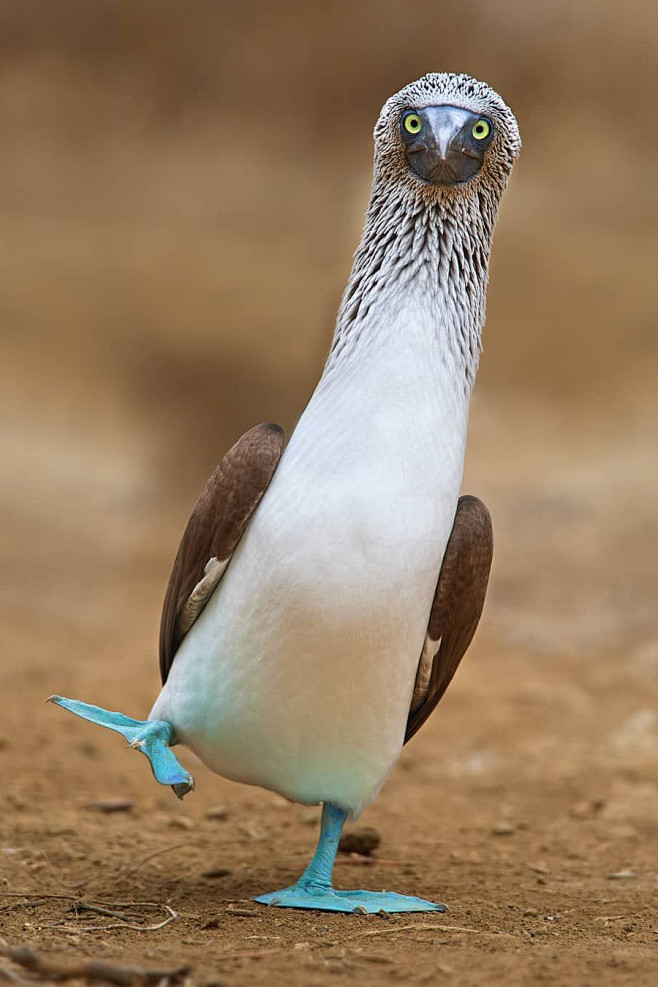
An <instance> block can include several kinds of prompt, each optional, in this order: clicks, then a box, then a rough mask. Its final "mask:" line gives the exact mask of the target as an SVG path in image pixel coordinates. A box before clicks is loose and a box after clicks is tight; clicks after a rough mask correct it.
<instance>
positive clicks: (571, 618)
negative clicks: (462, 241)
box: [0, 0, 658, 987]
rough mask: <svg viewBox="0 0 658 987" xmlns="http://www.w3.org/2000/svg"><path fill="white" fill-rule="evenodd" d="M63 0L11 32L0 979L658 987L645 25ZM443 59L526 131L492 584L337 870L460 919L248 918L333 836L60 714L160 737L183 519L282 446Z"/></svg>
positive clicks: (2, 13)
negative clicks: (406, 108) (236, 467)
mask: <svg viewBox="0 0 658 987" xmlns="http://www.w3.org/2000/svg"><path fill="white" fill-rule="evenodd" d="M183 6H185V5H183ZM37 7H38V5H35V4H32V3H29V2H27V0H6V2H4V3H3V4H2V5H0V54H1V55H2V58H0V64H1V66H2V70H1V72H0V131H1V132H2V134H3V150H2V155H1V156H0V231H1V232H0V328H1V329H2V334H3V340H2V344H3V350H2V359H0V464H1V466H2V477H1V482H0V519H1V523H0V555H1V558H2V566H3V568H2V580H1V584H0V628H1V639H2V648H1V651H0V981H5V980H6V981H7V982H17V978H18V981H20V979H23V980H29V982H31V983H33V982H36V981H40V982H42V983H51V982H55V972H54V971H55V970H56V965H57V964H60V965H61V964H66V965H67V969H68V970H69V972H72V968H73V967H76V968H79V965H80V964H82V963H85V962H87V961H91V960H102V961H107V962H108V963H111V964H132V965H138V966H139V967H141V968H142V969H143V970H146V969H148V970H150V971H156V972H155V973H152V974H151V975H150V982H154V983H161V984H162V985H163V987H164V985H167V984H174V983H183V982H186V983H188V984H189V985H193V987H201V985H208V987H209V985H211V984H215V985H219V984H225V985H227V987H248V985H249V987H250V985H254V987H258V985H266V984H267V985H270V984H273V985H275V987H279V985H281V987H288V985H290V987H325V985H332V984H336V985H337V987H340V985H345V987H347V985H353V984H355V983H359V984H364V985H389V984H390V985H395V984H404V985H406V984H446V985H451V987H452V985H454V987H494V985H499V984H501V983H505V984H507V985H510V987H516V985H522V987H534V985H546V987H572V985H573V987H602V985H603V987H607V985H613V987H616V985H627V987H644V985H655V984H656V983H658V617H657V613H656V599H658V565H657V559H658V509H657V506H656V496H655V491H656V489H657V488H658V458H657V457H656V449H657V448H658V427H657V423H658V407H657V402H656V389H655V381H656V379H658V335H657V334H656V291H655V257H656V254H657V251H658V234H657V232H656V231H657V230H658V222H657V217H658V195H657V193H656V189H657V186H656V181H655V161H656V154H658V130H657V128H656V127H655V126H654V125H653V123H648V118H647V113H648V109H647V106H648V104H647V97H646V94H647V93H651V92H654V91H655V89H656V58H655V51H656V36H657V35H656V29H657V28H658V18H657V17H656V9H655V2H652V0H638V2H637V3H634V4H623V5H622V4H617V5H615V4H573V3H567V2H566V0H565V2H562V0H536V2H533V3H532V4H528V3H521V2H520V0H500V2H497V3H496V4H491V3H487V2H484V0H464V2H463V3H460V4H458V5H455V4H452V5H451V4H441V3H439V2H437V0H418V2H417V3H416V4H414V5H413V16H412V17H410V16H409V10H410V9H411V8H410V6H409V5H408V4H404V3H396V2H395V0H393V2H387V3H385V4H384V3H381V2H379V0H363V2H362V3H360V4H354V3H353V2H352V0H335V2H333V3H332V4H308V3H306V2H302V0H285V2H283V0H282V2H281V3H277V4H272V3H270V2H265V0H262V2H261V0H240V2H239V3H232V2H227V3H222V4H217V3H215V2H214V0H213V2H205V0H203V2H202V0H200V2H198V3H197V4H194V5H190V11H191V10H192V9H194V14H193V15H192V14H190V12H188V9H187V7H185V10H184V11H183V7H182V6H181V3H180V0H160V2H159V3H158V4H153V3H152V2H150V0H95V2H94V3H92V4H90V3H84V4H81V3H79V0H59V2H58V4H57V5H56V7H57V12H56V14H55V13H54V12H53V14H52V16H49V17H44V16H43V15H42V13H39V12H38V11H37ZM435 68H438V69H453V70H457V71H462V70H466V71H469V72H472V73H473V74H475V75H477V76H479V77H481V78H485V79H487V81H489V82H491V83H492V84H493V85H494V86H495V87H496V88H497V89H498V90H499V91H500V92H501V93H502V94H503V95H504V96H505V98H506V99H508V101H509V102H510V105H512V107H513V108H514V110H515V112H516V113H517V115H518V118H519V122H520V126H521V131H522V134H523V139H524V150H523V154H522V156H521V158H520V160H519V163H518V165H517V167H516V169H515V173H514V176H513V180H512V184H511V187H510V189H509V192H508V193H507V195H506V198H505V200H504V203H503V209H502V213H501V218H500V222H499V226H498V229H497V233H496V240H495V244H494V253H493V266H492V278H491V285H490V293H489V302H488V323H487V327H486V330H485V335H484V355H483V361H482V365H481V370H480V374H479V378H478V384H477V389H476V396H475V401H474V406H473V415H472V421H471V435H470V439H469V446H468V461H467V475H466V478H465V484H464V489H465V490H466V491H468V492H471V493H474V494H477V495H478V496H480V497H482V499H483V500H484V501H485V502H486V503H487V504H488V506H489V508H490V510H491V513H492V515H493V520H494V534H495V559H494V570H493V574H492V579H491V584H490V592H489V596H488V600H487V605H486V608H485V612H484V616H483V619H482V623H481V626H480V629H479V632H478V635H477V637H476V639H475V642H474V644H473V646H472V648H471V650H470V652H469V653H468V655H467V656H466V658H465V660H464V662H463V665H462V667H461V668H460V670H459V671H458V673H457V676H456V678H455V680H454V682H453V683H452V685H451V687H450V689H449V690H448V692H447V694H446V696H445V698H444V700H443V701H442V703H441V705H440V706H439V708H438V710H437V711H436V713H435V714H434V715H433V716H432V717H431V719H430V721H429V722H428V723H427V725H426V726H425V727H424V728H423V729H422V731H421V732H420V733H419V735H418V736H417V737H416V738H414V740H413V741H412V742H411V743H410V744H409V746H408V748H406V749H405V750H404V752H403V755H402V757H401V759H400V762H399V764H398V765H397V766H396V767H395V768H394V770H393V772H392V773H391V776H390V778H389V780H388V782H387V783H386V785H385V787H384V788H383V790H382V792H381V794H380V796H379V798H378V799H377V800H376V802H375V803H374V804H373V805H372V806H371V807H369V808H368V810H367V811H366V812H365V813H364V815H363V817H362V818H361V819H360V820H358V822H357V823H356V829H361V828H363V827H372V828H374V829H375V830H376V831H377V833H378V834H379V836H380V838H381V839H380V844H379V847H378V848H377V850H376V852H375V855H374V857H373V858H372V859H361V858H359V857H349V856H347V855H341V856H340V857H339V860H338V863H337V866H336V881H337V883H338V884H339V886H342V887H345V888H350V887H352V888H356V887H366V888H370V889H382V888H386V889H391V890H396V891H399V892H407V893H412V894H418V895H422V896H425V897H429V898H433V899H435V900H439V901H443V902H445V903H446V904H447V906H448V908H449V911H447V912H446V913H445V914H436V915H431V916H428V915H422V914H421V915H415V916H401V917H393V918H383V917H380V916H373V917H362V916H352V915H331V914H321V913H299V912H289V911H283V910H276V909H270V910H266V909H264V908H262V907H260V906H257V905H255V904H254V903H252V901H251V897H252V896H253V895H254V894H257V893H259V892H264V891H269V890H273V889H276V888H279V887H282V886H284V885H286V884H289V883H290V882H292V881H293V880H294V879H295V878H296V876H298V875H299V873H300V872H301V870H302V869H303V867H304V866H305V864H306V862H307V860H308V858H309V855H310V853H311V852H312V849H313V846H314V844H315V839H316V835H317V823H318V810H317V809H313V808H308V807H300V806H294V805H290V804H288V803H286V802H284V801H283V800H281V799H280V798H279V797H278V796H276V795H274V794H272V793H267V792H263V791H259V790H256V789H249V788H246V787H241V786H239V785H236V784H233V783H230V782H227V781H224V780H222V779H219V778H217V777H215V776H213V775H211V774H210V773H209V772H208V771H206V770H205V769H204V768H203V766H202V765H200V764H199V763H198V762H197V761H196V760H195V758H194V757H193V756H192V755H190V754H189V752H187V751H185V750H183V751H182V752H181V759H182V760H183V761H184V763H185V764H186V765H187V766H188V767H189V768H190V769H191V770H192V772H193V774H194V775H195V777H196V781H197V790H196V791H195V792H194V793H193V794H191V795H189V796H188V797H187V798H186V799H185V800H184V802H182V803H179V802H178V801H177V800H176V798H175V797H174V795H173V794H172V793H171V792H170V791H169V790H167V789H162V788H159V787H158V786H157V785H156V784H155V782H154V781H153V780H152V778H151V776H150V772H149V770H148V765H147V764H146V762H145V761H144V759H143V758H141V757H139V756H138V755H137V754H136V753H134V752H132V751H129V750H125V749H124V746H123V743H122V741H121V739H120V738H119V737H118V736H115V735H112V734H109V733H107V732H106V731H102V730H100V729H98V728H95V727H92V726H91V725H89V724H85V723H83V722H81V721H78V720H76V719H75V718H74V717H72V716H70V715H68V714H66V713H64V712H63V711H62V710H59V709H56V708H55V707H54V706H51V705H45V704H44V700H45V699H46V697H47V696H49V695H50V694H52V693H61V694H63V695H68V696H73V697H78V698H81V699H85V700H87V701H90V702H97V703H99V704H101V705H104V706H106V707H109V708H113V709H121V710H122V711H124V712H126V713H128V714H132V715H134V716H137V717H143V716H145V715H146V714H147V712H148V710H149V708H150V705H151V703H152V701H153V698H154V697H155V695H156V693H157V689H158V675H157V660H156V641H157V629H158V622H159V609H160V605H161V600H162V596H163V594H164V588H165V585H166V582H167V578H168V574H169V567H170V564H171V561H172V558H173V556H174V554H175V550H176V547H177V544H178V540H179V537H180V533H181V530H182V528H183V525H184V523H185V520H186V518H187V515H188V513H189V511H190V509H191V506H192V504H193V503H194V500H195V498H196V496H197V494H198V492H199V490H200V488H201V486H202V484H203V483H204V481H205V479H206V477H207V476H208V475H209V474H210V472H211V471H212V469H213V468H214V466H215V464H216V462H217V461H218V459H219V457H220V456H221V455H222V454H223V452H224V451H225V450H226V449H227V448H228V447H229V446H230V445H231V444H232V442H233V441H235V439H236V438H237V436H238V435H240V434H241V432H242V431H244V430H245V429H246V428H248V427H250V426H251V425H253V424H255V423H256V422H258V421H277V422H280V423H281V424H282V425H284V426H285V428H286V430H287V431H288V433H289V432H290V429H291V426H292V425H293V423H294V421H295V419H296V417H297V415H298V414H299V412H300V410H301V409H302V408H303V406H304V404H305V401H306V400H307V397H308V395H309V393H310V391H311V388H312V387H313V384H314V382H315V380H316V379H317V375H318V373H319V370H320V368H321V366H322V362H323V359H324V356H325V353H326V350H327V347H328V342H329V339H330V336H331V331H332V325H333V317H334V313H335V310H336V307H337V304H338V300H339V298H340V293H341V291H342V288H343V286H344V284H345V279H346V277H347V274H348V271H349V259H350V256H351V252H352V251H353V249H354V247H355V244H356V242H357V240H358V237H359V235H360V231H361V226H362V219H363V211H364V208H365V204H366V201H367V195H368V189H369V184H370V173H371V151H372V147H371V140H370V135H371V131H372V125H373V122H374V119H375V117H376V115H377V112H378V111H379V107H380V106H381V103H382V102H383V99H384V98H385V97H387V96H388V95H389V94H390V93H392V92H394V91H396V90H397V89H398V88H399V87H400V86H401V85H403V84H404V83H406V82H408V81H409V80H411V79H412V78H416V77H417V76H418V75H419V74H421V73H422V72H424V71H426V70H429V69H435ZM328 701H330V698H328ZM364 701H367V697H364ZM117 800H124V801H123V807H122V808H121V805H120V804H119V806H117ZM108 803H109V805H110V807H114V808H115V810H116V811H113V812H108V811H105V810H106V809H107V806H108ZM103 806H105V809H104V808H103ZM99 909H100V911H99ZM17 947H29V948H32V949H36V950H38V952H39V955H40V956H41V958H42V961H43V964H44V965H43V966H42V967H41V973H38V971H37V972H35V971H33V972H32V973H31V972H30V971H29V970H27V969H24V968H21V967H20V966H19V965H17V964H16V963H14V962H12V961H11V960H10V959H9V958H8V953H9V952H10V951H11V950H12V949H13V948H17ZM157 971H160V974H158V973H157ZM167 971H169V974H167ZM172 971H178V972H173V973H172ZM96 972H97V973H98V974H99V975H100V973H101V972H102V971H100V970H99V968H98V967H97V968H96ZM111 976H113V977H114V982H121V983H127V982H128V983H139V982H145V981H147V980H149V977H147V976H146V974H144V975H142V976H141V980H140V978H139V977H138V976H136V975H135V976H132V975H131V976H128V975H125V976H123V978H122V976H120V975H119V974H117V973H116V971H115V973H114V974H111V971H108V970H107V969H106V970H105V982H111ZM108 977H110V979H109V980H108ZM86 979H87V980H89V976H86ZM84 980H85V977H84V976H83V975H82V973H79V975H78V976H77V980H76V979H74V981H73V982H74V983H75V982H80V983H82V982H84Z"/></svg>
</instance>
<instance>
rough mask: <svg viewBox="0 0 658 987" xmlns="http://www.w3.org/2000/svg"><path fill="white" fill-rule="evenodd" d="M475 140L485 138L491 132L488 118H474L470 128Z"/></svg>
mask: <svg viewBox="0 0 658 987" xmlns="http://www.w3.org/2000/svg"><path fill="white" fill-rule="evenodd" d="M471 133H472V134H473V137H475V139H476V141H483V140H485V139H486V138H487V137H488V136H489V134H490V133H491V124H490V123H489V121H488V120H476V121H475V123H474V124H473V127H472V129H471Z"/></svg>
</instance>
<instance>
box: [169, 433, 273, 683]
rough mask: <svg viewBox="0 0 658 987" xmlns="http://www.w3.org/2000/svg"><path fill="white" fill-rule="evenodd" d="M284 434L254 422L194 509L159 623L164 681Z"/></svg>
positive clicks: (255, 499)
mask: <svg viewBox="0 0 658 987" xmlns="http://www.w3.org/2000/svg"><path fill="white" fill-rule="evenodd" d="M284 443H285V436H284V433H283V429H281V428H279V426H278V425H256V426H255V427H254V428H252V429H250V430H249V431H248V432H245V434H244V435H243V436H242V438H241V439H238V441H237V442H236V443H235V445H234V446H233V447H232V448H231V449H229V451H228V452H227V453H226V455H225V456H224V458H223V459H222V461H221V463H220V464H219V466H218V467H217V469H216V470H215V472H214V473H213V474H212V476H211V477H210V479H209V480H208V482H207V483H206V486H205V488H204V490H203V493H202V494H201V496H200V497H199V500H198V501H197V504H196V506H195V508H194V510H193V511H192V516H191V517H190V520H189V521H188V523H187V527H186V529H185V533H184V535H183V538H182V540H181V543H180V547H179V549H178V554H177V556H176V561H175V562H174V567H173V569H172V571H171V576H170V578H169V585H168V587H167V592H166V595H165V600H164V606H163V610H162V620H161V623H160V675H161V677H162V681H163V683H164V682H165V681H166V679H167V675H168V674H169V669H170V668H171V665H172V662H173V660H174V658H175V656H176V652H177V650H178V648H179V647H180V643H181V641H182V640H183V638H184V636H185V635H186V634H187V632H188V631H189V629H190V627H191V626H192V624H193V623H194V621H195V620H196V619H197V617H198V616H199V614H200V613H201V611H202V610H203V608H204V607H205V605H206V603H207V602H208V600H209V599H210V597H211V595H212V593H213V591H214V589H215V587H216V586H217V584H218V583H219V580H220V579H221V577H222V575H223V573H224V570H225V569H226V566H227V565H228V562H229V560H230V558H231V555H232V554H233V552H234V551H235V547H236V545H237V544H238V542H239V541H240V538H241V537H242V535H243V533H244V530H245V528H246V527H247V524H248V523H249V519H250V518H251V515H252V514H253V512H254V510H255V509H256V507H257V506H258V503H259V501H260V499H261V497H262V496H263V494H264V493H265V491H266V490H267V488H268V486H269V484H270V480H271V479H272V476H273V475H274V471H275V469H276V467H277V465H278V463H279V459H280V458H281V453H282V452H283V446H284Z"/></svg>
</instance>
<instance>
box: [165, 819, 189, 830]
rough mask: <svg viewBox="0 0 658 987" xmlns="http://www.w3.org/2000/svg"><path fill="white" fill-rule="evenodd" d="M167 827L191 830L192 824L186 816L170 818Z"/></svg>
mask: <svg viewBox="0 0 658 987" xmlns="http://www.w3.org/2000/svg"><path fill="white" fill-rule="evenodd" d="M169 825H170V826H171V827H172V828H174V829H193V828H194V822H193V821H192V820H191V819H190V818H189V817H188V816H172V818H171V819H170V820H169Z"/></svg>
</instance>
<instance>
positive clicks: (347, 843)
mask: <svg viewBox="0 0 658 987" xmlns="http://www.w3.org/2000/svg"><path fill="white" fill-rule="evenodd" d="M380 843H381V836H380V835H379V833H378V832H377V830H376V829H373V828H372V827H371V826H365V827H364V828H363V829H353V830H352V831H351V832H349V833H345V834H344V835H343V836H341V838H340V843H339V844H338V850H339V852H340V853H358V854H360V855H361V856H362V857H371V856H372V854H373V853H374V852H375V850H376V849H377V847H378V846H379V844H380Z"/></svg>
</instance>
